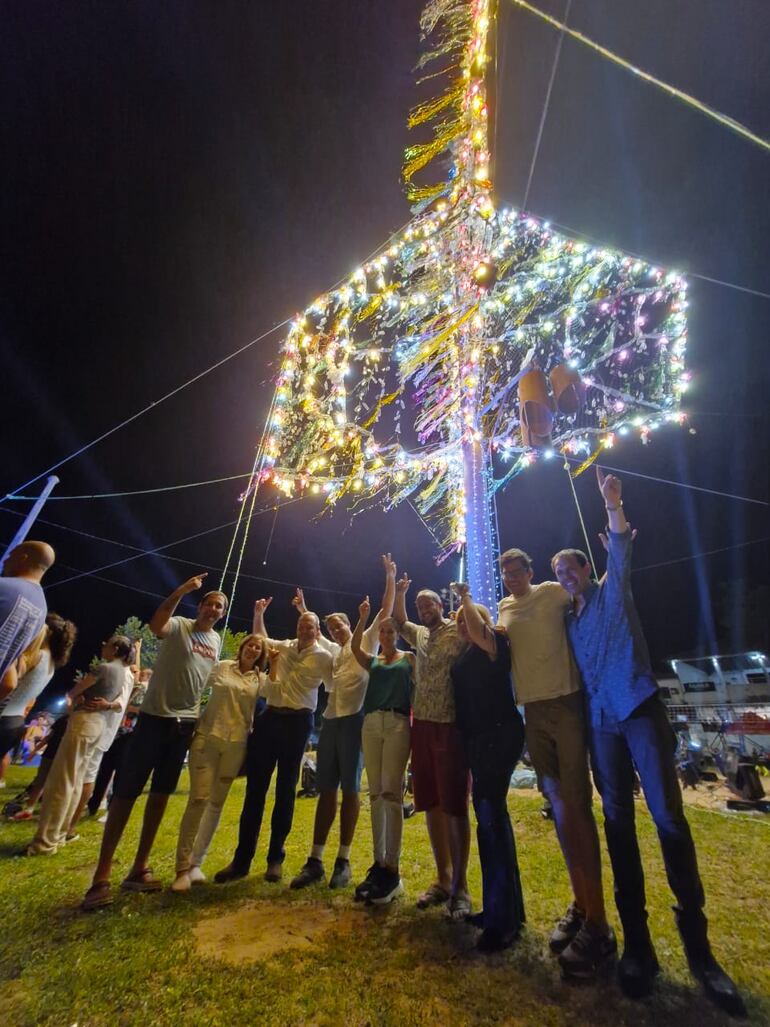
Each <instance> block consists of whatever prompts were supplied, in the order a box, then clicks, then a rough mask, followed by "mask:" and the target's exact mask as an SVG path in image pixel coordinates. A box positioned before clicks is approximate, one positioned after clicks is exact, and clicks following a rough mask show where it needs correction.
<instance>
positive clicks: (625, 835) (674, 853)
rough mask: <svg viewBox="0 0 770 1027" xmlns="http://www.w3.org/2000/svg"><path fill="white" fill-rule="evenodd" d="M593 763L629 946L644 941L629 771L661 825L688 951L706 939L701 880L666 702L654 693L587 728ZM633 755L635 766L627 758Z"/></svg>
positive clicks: (657, 824)
mask: <svg viewBox="0 0 770 1027" xmlns="http://www.w3.org/2000/svg"><path fill="white" fill-rule="evenodd" d="M590 746H591V764H592V767H593V772H594V781H595V782H596V787H597V789H598V791H599V794H600V795H601V797H602V805H603V807H604V831H605V834H606V836H607V848H608V849H609V853H610V860H611V862H612V872H613V875H614V878H615V904H616V906H617V907H618V914H619V915H620V919H621V922H622V924H623V932H624V935H625V939H626V944H627V945H628V944H631V945H634V944H645V943H646V942H647V940H648V937H649V935H648V933H647V908H646V905H647V902H646V896H645V891H644V871H643V870H642V860H641V856H640V854H639V844H638V842H637V838H636V824H635V820H634V768H633V764H636V769H637V771H638V772H639V778H640V780H641V782H642V788H643V790H644V797H645V799H646V801H647V806H648V808H649V811H650V814H651V816H652V819H653V820H654V822H655V827H656V828H657V830H658V838H659V839H660V847H661V849H662V851H663V861H664V863H665V866H666V876H667V877H668V883H669V885H670V886H671V891H672V892H673V893H674V895H675V896H676V900H677V903H678V905H677V908H676V910H675V912H676V914H677V922H678V924H679V929H680V931H681V933H682V937H683V939H684V942H685V947H686V948H687V950H688V953H696V954H697V950H698V949H699V948H703V947H704V946H705V945H706V944H707V943H706V917H705V916H704V914H703V904H704V895H703V885H702V884H701V879H700V875H699V873H698V861H697V858H696V856H695V846H694V845H693V840H692V835H691V834H690V827H689V824H688V823H687V820H686V818H685V815H684V809H683V806H682V792H681V790H680V787H679V781H678V779H677V776H676V767H675V764H674V750H675V748H676V738H675V735H674V731H673V729H672V727H671V725H670V724H669V721H668V717H667V715H666V710H665V707H664V706H663V703H662V702H661V701H660V699H659V698H658V697H657V696H653V697H652V698H650V699H648V700H647V701H646V702H644V703H642V705H641V706H640V707H639V708H638V709H636V710H635V711H634V712H633V713H632V714H631V716H630V717H628V718H627V719H626V720H623V721H621V722H619V723H617V724H614V725H607V726H604V725H603V726H601V727H597V726H594V725H591V727H590ZM632 760H633V763H632Z"/></svg>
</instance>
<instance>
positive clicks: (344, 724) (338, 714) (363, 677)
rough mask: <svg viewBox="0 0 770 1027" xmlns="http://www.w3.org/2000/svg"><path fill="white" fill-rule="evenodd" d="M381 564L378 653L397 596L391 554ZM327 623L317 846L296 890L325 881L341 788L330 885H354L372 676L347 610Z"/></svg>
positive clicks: (370, 642) (374, 630)
mask: <svg viewBox="0 0 770 1027" xmlns="http://www.w3.org/2000/svg"><path fill="white" fill-rule="evenodd" d="M382 563H383V566H384V568H385V593H384V595H383V599H382V609H381V610H380V612H379V613H378V614H377V616H376V617H375V619H374V621H373V622H372V624H371V626H370V627H369V628H368V629H367V630H366V631H365V632H364V639H363V648H364V651H365V652H368V653H376V652H377V651H378V649H379V641H378V634H379V630H380V622H381V621H382V620H383V619H384V618H386V617H390V615H391V614H392V612H393V600H394V597H395V594H396V565H395V564H394V563H393V561H392V560H391V558H390V553H388V554H387V555H385V556H383V558H382ZM294 605H295V606H296V607H297V610H298V611H299V613H300V614H302V613H304V612H305V610H306V607H305V597H304V595H303V593H302V590H301V589H299V588H298V589H297V596H296V598H295V599H294ZM325 622H326V630H327V631H328V632H329V634H330V635H331V638H332V641H328V640H327V639H325V638H324V637H323V636H321V637H320V638H319V643H320V645H322V646H323V647H324V649H326V651H327V652H328V653H329V654H330V655H331V657H332V661H333V662H332V686H331V689H330V690H329V698H328V703H327V706H326V709H325V710H324V715H323V723H322V726H321V734H320V736H319V738H318V768H317V770H318V792H319V795H318V804H317V805H316V811H315V824H314V827H313V846H312V848H311V850H310V855H309V856H308V859H307V862H306V863H305V865H304V866H303V867H302V869H301V870H300V872H299V873H298V874H297V876H296V877H295V878H294V880H293V881H292V882H291V887H292V888H305V887H307V885H309V884H314V883H315V882H316V881H323V880H324V877H325V870H324V865H323V854H324V848H325V846H326V840H327V838H328V837H329V831H330V830H331V827H332V824H333V823H334V818H335V817H336V815H337V792H338V791H339V789H340V788H341V789H342V804H341V807H340V847H339V850H338V852H337V858H336V859H335V861H334V869H333V871H332V875H331V877H330V879H329V887H330V888H344V887H345V885H347V884H349V883H350V880H351V876H352V872H351V869H350V848H351V846H352V844H353V836H354V834H355V830H356V824H357V822H358V814H359V811H360V808H361V803H360V800H359V797H358V796H359V791H360V788H361V771H362V769H363V757H362V755H361V728H362V725H363V722H364V711H363V706H364V696H365V695H366V686H367V685H368V683H369V674H368V673H367V671H365V670H364V669H363V668H362V667H360V666H359V664H358V661H357V660H356V658H355V656H354V655H353V652H352V650H351V648H350V640H351V639H352V637H353V632H352V631H351V629H350V620H349V618H348V616H347V614H345V613H330V614H329V615H328V616H327V617H326V618H325Z"/></svg>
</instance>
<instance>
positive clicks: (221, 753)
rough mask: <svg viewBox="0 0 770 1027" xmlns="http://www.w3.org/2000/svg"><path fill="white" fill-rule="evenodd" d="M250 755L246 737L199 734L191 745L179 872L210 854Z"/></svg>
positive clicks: (177, 860) (177, 851)
mask: <svg viewBox="0 0 770 1027" xmlns="http://www.w3.org/2000/svg"><path fill="white" fill-rule="evenodd" d="M245 755H246V740H245V739H244V740H243V741H242V742H226V741H225V740H224V739H222V738H215V737H214V736H213V735H196V736H195V738H194V739H193V743H192V745H191V746H190V758H189V764H188V765H189V769H190V797H189V799H188V800H187V808H186V809H185V811H184V816H183V817H182V823H181V825H180V828H179V842H178V844H177V849H176V872H177V873H178V874H180V873H182V872H183V871H185V870H189V869H190V867H199V866H200V865H201V863H202V862H203V860H204V859H205V858H206V853H207V852H208V850H209V845H211V839H212V838H213V837H214V832H215V831H216V829H217V827H218V825H219V818H220V817H221V816H222V809H223V807H224V804H225V800H226V799H227V796H228V793H229V791H230V786H231V785H232V783H233V781H234V780H235V776H236V774H237V773H238V771H239V770H240V769H241V764H242V763H243V758H244V756H245Z"/></svg>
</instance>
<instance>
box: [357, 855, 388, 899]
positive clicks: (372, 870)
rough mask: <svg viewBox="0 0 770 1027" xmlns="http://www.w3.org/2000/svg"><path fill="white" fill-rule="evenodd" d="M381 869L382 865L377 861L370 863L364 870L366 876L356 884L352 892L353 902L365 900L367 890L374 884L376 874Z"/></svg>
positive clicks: (367, 893)
mask: <svg viewBox="0 0 770 1027" xmlns="http://www.w3.org/2000/svg"><path fill="white" fill-rule="evenodd" d="M381 870H382V867H381V866H380V865H379V864H378V863H372V865H371V866H370V867H369V869H368V870H367V871H366V877H365V878H364V879H363V881H361V883H360V884H359V885H356V890H355V892H354V894H353V901H354V902H366V899H367V898H368V895H369V892H370V891H371V890H372V888H373V887H374V885H375V882H376V880H377V875H378V874H379V873H380V871H381Z"/></svg>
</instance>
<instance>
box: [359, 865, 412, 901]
mask: <svg viewBox="0 0 770 1027" xmlns="http://www.w3.org/2000/svg"><path fill="white" fill-rule="evenodd" d="M403 894H404V885H403V883H402V881H401V877H400V876H399V874H398V872H397V871H395V870H388V869H386V868H385V867H381V868H380V873H379V874H378V875H377V880H376V881H375V883H374V885H373V886H372V888H371V889H370V891H369V894H368V895H367V898H366V901H367V902H370V903H371V904H372V905H374V906H387V905H388V903H389V902H392V901H393V899H397V898H398V897H399V895H403Z"/></svg>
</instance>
